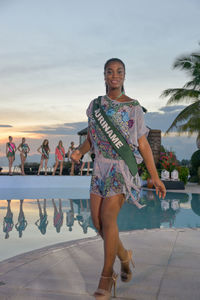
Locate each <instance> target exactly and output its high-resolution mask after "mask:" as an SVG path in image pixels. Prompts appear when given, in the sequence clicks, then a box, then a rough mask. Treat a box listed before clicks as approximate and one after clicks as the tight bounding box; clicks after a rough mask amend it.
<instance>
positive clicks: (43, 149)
mask: <svg viewBox="0 0 200 300" xmlns="http://www.w3.org/2000/svg"><path fill="white" fill-rule="evenodd" d="M37 151H38V152H39V153H40V154H41V155H42V156H41V161H40V166H39V169H38V174H37V175H40V171H41V169H42V167H43V161H45V175H47V163H48V160H49V153H50V148H49V141H48V140H47V139H45V140H44V141H43V143H42V145H41V146H40V147H39V148H38V149H37Z"/></svg>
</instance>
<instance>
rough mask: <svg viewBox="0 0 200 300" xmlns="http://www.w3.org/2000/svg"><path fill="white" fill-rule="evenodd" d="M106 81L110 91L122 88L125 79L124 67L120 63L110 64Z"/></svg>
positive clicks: (106, 73)
mask: <svg viewBox="0 0 200 300" xmlns="http://www.w3.org/2000/svg"><path fill="white" fill-rule="evenodd" d="M104 79H105V83H106V84H107V86H108V88H109V89H118V88H122V85H123V83H124V79H125V70H124V67H123V65H122V64H121V63H120V62H118V61H113V62H110V63H109V64H108V66H107V67H106V70H105V74H104Z"/></svg>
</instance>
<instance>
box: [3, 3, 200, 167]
mask: <svg viewBox="0 0 200 300" xmlns="http://www.w3.org/2000/svg"><path fill="white" fill-rule="evenodd" d="M199 28H200V2H199V1H198V0H190V1H188V0H169V1H159V0H151V1H149V0H140V1H139V0H125V1H119V0H115V1H114V0H109V1H108V0H101V1H96V0H85V1H82V0H79V1H78V0H77V1H76V0H74V1H68V0H42V1H41V0H34V1H31V0H19V1H13V0H0V41H1V44H0V45H1V46H0V109H1V119H0V156H1V158H0V165H3V164H4V162H5V159H4V158H3V157H4V156H5V143H6V141H7V137H8V135H12V136H13V137H14V141H15V142H16V144H19V142H20V140H21V137H22V136H25V137H27V138H28V139H27V141H28V143H29V144H30V146H31V153H30V155H34V154H35V153H36V149H37V148H38V147H39V146H40V144H41V141H42V139H43V138H46V137H47V138H49V139H50V146H51V150H52V153H53V152H54V148H55V146H56V144H57V141H58V140H59V139H60V138H61V139H62V140H63V141H64V144H65V147H66V148H67V147H68V146H69V143H70V141H71V140H75V142H76V143H78V137H77V135H76V132H77V131H78V130H80V129H82V128H84V127H85V126H86V125H87V124H86V123H85V122H87V118H86V115H85V111H86V108H87V106H88V104H89V103H90V101H91V100H92V99H93V98H95V97H96V96H98V95H102V94H104V93H105V88H104V80H103V66H104V63H105V61H106V60H107V59H109V58H111V57H119V58H121V59H122V60H123V61H124V62H125V65H126V81H125V89H126V93H127V94H128V95H129V96H131V97H132V98H136V99H138V100H139V101H140V103H141V104H142V105H143V106H145V107H146V108H147V109H148V112H149V113H147V115H146V117H145V118H146V121H147V125H148V126H149V127H151V128H156V129H159V128H161V129H162V130H163V132H164V131H165V130H166V129H167V128H168V127H169V125H170V122H171V121H172V120H173V117H175V116H176V115H177V114H178V112H180V109H182V108H183V107H182V106H176V107H174V108H168V107H165V106H166V102H167V99H163V98H160V94H161V93H162V91H163V90H164V89H167V88H173V87H182V86H183V85H184V83H185V82H186V81H187V80H188V78H187V77H186V75H185V74H184V73H182V72H181V71H177V70H173V69H172V64H173V62H174V60H175V59H176V58H177V57H178V56H180V55H181V54H184V53H186V54H187V53H191V52H193V51H195V50H197V49H198V48H199V45H198V43H199V41H200V36H199ZM181 105H182V104H181ZM163 143H164V144H166V145H168V147H169V148H170V147H171V148H172V149H173V150H175V151H176V152H177V155H178V157H179V158H184V157H187V158H189V157H190V156H191V153H192V151H195V149H196V146H195V137H193V138H191V139H190V140H188V138H186V137H177V136H176V137H175V136H174V135H172V136H168V137H165V138H163ZM183 148H184V149H183Z"/></svg>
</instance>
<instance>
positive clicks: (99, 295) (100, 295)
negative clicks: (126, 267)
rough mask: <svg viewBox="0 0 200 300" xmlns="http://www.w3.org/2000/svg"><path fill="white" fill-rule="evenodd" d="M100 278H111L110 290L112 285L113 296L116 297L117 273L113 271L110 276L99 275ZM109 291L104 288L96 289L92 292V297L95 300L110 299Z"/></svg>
mask: <svg viewBox="0 0 200 300" xmlns="http://www.w3.org/2000/svg"><path fill="white" fill-rule="evenodd" d="M101 278H103V279H112V283H111V291H112V287H113V289H114V293H113V297H114V298H116V286H117V278H118V274H116V273H115V272H113V274H112V277H105V276H101ZM111 291H110V292H109V291H107V290H104V289H97V290H96V292H95V293H94V297H95V299H96V300H110V299H111Z"/></svg>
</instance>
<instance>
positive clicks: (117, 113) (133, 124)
mask: <svg viewBox="0 0 200 300" xmlns="http://www.w3.org/2000/svg"><path fill="white" fill-rule="evenodd" d="M93 101H94V100H93ZM93 101H92V102H91V103H90V105H89V107H88V109H87V116H88V128H89V134H90V138H91V141H92V148H93V149H92V150H93V152H94V153H95V162H94V167H93V175H92V181H91V190H90V192H91V193H94V194H98V195H101V196H102V197H110V196H113V195H116V194H121V193H123V194H125V195H126V200H131V201H137V200H138V197H139V191H140V179H139V175H138V174H136V176H135V177H133V176H132V175H131V173H130V171H129V169H128V167H127V165H126V164H125V162H124V161H123V160H122V158H121V157H120V156H119V154H118V153H116V151H115V150H114V149H113V148H112V146H111V145H110V144H109V142H108V141H107V138H106V136H105V135H104V133H103V132H102V131H101V129H100V128H99V127H98V125H97V124H96V122H95V120H94V118H93V116H92V108H93ZM101 105H102V108H103V110H104V111H105V112H106V114H107V115H108V116H109V117H110V119H111V121H112V123H113V124H114V126H115V127H116V128H117V129H118V130H119V131H120V132H121V134H122V135H123V136H124V137H125V139H126V141H127V143H128V144H129V146H130V148H131V149H132V151H133V154H134V155H135V158H136V161H137V163H140V162H142V157H141V155H140V153H139V151H138V139H139V138H140V137H141V136H143V135H147V134H148V131H149V130H148V129H147V127H146V126H145V123H144V117H143V111H142V108H141V106H140V105H139V103H138V101H137V100H133V101H130V102H118V101H116V100H111V99H110V98H108V97H107V96H104V97H102V99H101Z"/></svg>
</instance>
